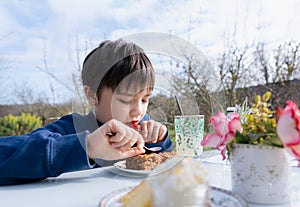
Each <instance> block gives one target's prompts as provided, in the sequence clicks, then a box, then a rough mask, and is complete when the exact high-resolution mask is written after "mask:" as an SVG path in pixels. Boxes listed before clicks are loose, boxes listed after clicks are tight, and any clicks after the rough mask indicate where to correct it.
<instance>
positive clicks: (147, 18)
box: [0, 0, 300, 102]
mask: <svg viewBox="0 0 300 207" xmlns="http://www.w3.org/2000/svg"><path fill="white" fill-rule="evenodd" d="M299 7H300V3H298V1H297V0H278V1H274V0H253V1H239V0H226V1H224V0H200V1H198V0H197V1H194V0H178V1H160V0H129V1H123V0H116V1H111V0H102V1H99V0H73V1H69V0H48V1H38V2H37V1H35V0H26V1H24V0H11V1H1V3H0V56H5V57H7V58H8V59H9V60H10V61H11V64H10V66H11V70H13V71H18V74H19V78H20V79H22V77H21V75H22V74H23V75H24V77H25V76H26V78H23V79H27V80H28V81H33V82H34V81H35V79H34V78H36V77H35V76H34V75H32V76H29V77H27V75H25V74H24V71H27V72H28V73H29V72H30V71H32V72H33V73H35V75H37V74H40V72H37V68H36V67H37V66H43V55H44V54H43V53H44V51H45V50H44V43H45V44H46V52H47V61H48V64H49V67H51V68H52V69H53V70H54V71H55V72H56V73H57V74H58V73H59V75H60V76H61V77H63V79H65V80H66V81H68V78H69V77H70V73H71V72H70V71H74V70H76V69H77V68H78V65H77V64H78V63H77V62H78V61H79V62H81V61H82V60H83V58H84V57H85V55H86V53H87V52H88V51H90V50H91V49H92V48H94V47H96V46H97V45H98V44H99V43H100V42H101V41H102V40H104V39H106V38H108V39H116V38H119V37H122V36H128V35H130V34H136V33H140V32H160V33H171V34H173V35H176V36H179V37H181V38H183V39H186V40H189V41H191V42H192V43H195V44H197V46H199V47H200V49H201V50H202V51H203V52H204V53H206V54H209V55H210V56H214V55H216V54H217V53H218V52H220V51H222V50H223V48H224V45H225V44H226V42H231V41H235V42H236V43H237V44H238V45H247V44H248V45H249V44H251V43H253V42H254V41H263V42H266V43H268V44H274V45H276V44H278V43H281V42H283V41H288V40H290V39H294V40H296V41H298V40H299V37H300V27H299V26H298V25H300V17H299V15H300V13H299V12H298V11H299V10H300V8H299ZM78 54H79V59H80V60H78V59H77V55H78ZM8 74H9V72H3V73H2V75H1V76H2V77H3V78H5V77H6V76H7V75H8ZM40 75H41V74H40ZM16 78H17V77H16ZM15 81H18V80H17V79H15ZM0 89H1V88H0ZM0 102H1V97H0Z"/></svg>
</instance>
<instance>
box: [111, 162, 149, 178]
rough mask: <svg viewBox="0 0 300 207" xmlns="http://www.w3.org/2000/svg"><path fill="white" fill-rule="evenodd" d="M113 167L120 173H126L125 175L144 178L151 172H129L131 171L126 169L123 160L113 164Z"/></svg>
mask: <svg viewBox="0 0 300 207" xmlns="http://www.w3.org/2000/svg"><path fill="white" fill-rule="evenodd" d="M114 167H115V168H117V169H119V170H121V171H123V172H126V173H130V174H136V175H143V176H146V175H148V174H149V173H150V172H151V170H131V169H127V168H126V165H125V160H122V161H119V162H116V163H115V164H114Z"/></svg>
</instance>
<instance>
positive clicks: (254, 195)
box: [230, 144, 292, 204]
mask: <svg viewBox="0 0 300 207" xmlns="http://www.w3.org/2000/svg"><path fill="white" fill-rule="evenodd" d="M230 161H231V180H232V191H233V192H234V193H237V194H239V195H240V196H242V197H243V198H244V199H245V200H246V201H248V202H253V203H260V204H282V203H287V202H289V201H290V199H291V193H292V191H291V165H290V159H289V156H288V155H287V152H286V151H285V149H283V148H276V147H271V146H260V145H248V144H234V150H233V151H232V152H231V154H230Z"/></svg>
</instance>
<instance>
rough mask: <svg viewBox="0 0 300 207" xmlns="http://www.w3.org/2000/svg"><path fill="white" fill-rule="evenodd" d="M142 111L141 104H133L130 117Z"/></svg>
mask: <svg viewBox="0 0 300 207" xmlns="http://www.w3.org/2000/svg"><path fill="white" fill-rule="evenodd" d="M142 111H143V106H142V103H141V102H139V101H138V102H135V103H134V104H133V105H132V108H131V115H140V114H141V113H142Z"/></svg>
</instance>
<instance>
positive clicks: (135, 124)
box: [130, 121, 141, 131]
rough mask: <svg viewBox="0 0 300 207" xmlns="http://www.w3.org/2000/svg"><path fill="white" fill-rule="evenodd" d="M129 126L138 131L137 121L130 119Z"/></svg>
mask: <svg viewBox="0 0 300 207" xmlns="http://www.w3.org/2000/svg"><path fill="white" fill-rule="evenodd" d="M130 126H131V127H132V128H134V129H135V130H137V131H140V128H141V126H140V125H139V122H138V121H131V122H130Z"/></svg>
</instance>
